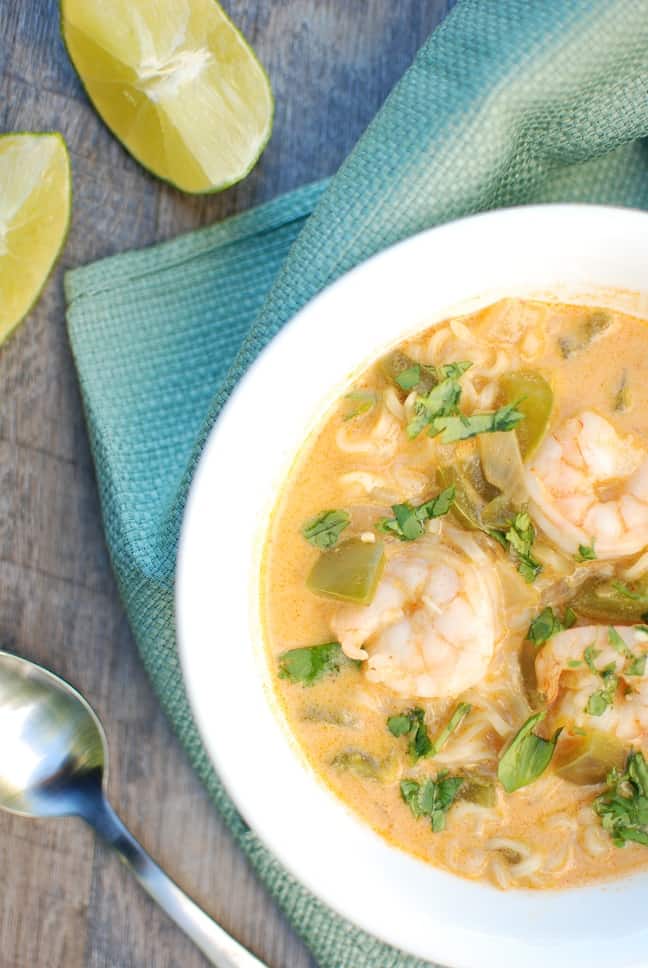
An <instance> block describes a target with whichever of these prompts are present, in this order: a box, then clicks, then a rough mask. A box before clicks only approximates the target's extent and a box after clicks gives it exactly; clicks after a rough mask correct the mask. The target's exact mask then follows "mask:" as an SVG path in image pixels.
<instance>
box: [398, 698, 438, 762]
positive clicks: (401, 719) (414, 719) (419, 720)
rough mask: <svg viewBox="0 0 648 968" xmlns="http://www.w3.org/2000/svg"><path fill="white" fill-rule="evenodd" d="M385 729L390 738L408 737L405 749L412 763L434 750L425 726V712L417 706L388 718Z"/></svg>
mask: <svg viewBox="0 0 648 968" xmlns="http://www.w3.org/2000/svg"><path fill="white" fill-rule="evenodd" d="M387 729H388V730H389V732H390V733H391V734H392V736H396V737H398V736H409V743H408V745H407V748H408V750H409V754H410V757H411V758H412V762H414V763H416V761H417V760H419V759H421V757H422V756H429V755H430V753H431V752H432V751H433V749H434V747H433V745H432V740H431V739H430V735H429V733H428V731H427V726H426V725H425V712H424V710H422V709H421V708H420V707H418V706H417V707H415V708H414V709H410V710H408V711H407V712H406V713H403V714H402V715H400V716H390V717H389V719H388V720H387Z"/></svg>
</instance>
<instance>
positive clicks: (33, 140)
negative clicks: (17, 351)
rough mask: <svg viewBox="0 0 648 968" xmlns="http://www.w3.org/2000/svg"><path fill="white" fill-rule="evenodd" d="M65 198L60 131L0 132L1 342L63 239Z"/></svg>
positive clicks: (65, 160) (67, 185)
mask: <svg viewBox="0 0 648 968" xmlns="http://www.w3.org/2000/svg"><path fill="white" fill-rule="evenodd" d="M70 202H71V179H70V159H69V157H68V153H67V148H66V147H65V142H64V141H63V138H62V137H61V135H60V134H5V135H1V136H0V342H2V341H3V340H4V339H6V337H7V336H8V335H9V333H10V332H11V331H12V330H13V329H14V328H15V327H16V326H17V325H18V323H19V322H20V320H21V319H22V318H23V316H25V315H26V314H27V313H28V312H29V310H30V309H31V307H32V306H33V304H34V303H35V302H36V300H37V298H38V296H39V293H40V291H41V289H42V288H43V286H44V285H45V281H46V279H47V277H48V275H49V274H50V270H51V268H52V266H53V265H54V262H55V261H56V257H57V255H58V254H59V252H60V251H61V249H62V247H63V242H64V241H65V235H66V232H67V227H68V222H69V220H70Z"/></svg>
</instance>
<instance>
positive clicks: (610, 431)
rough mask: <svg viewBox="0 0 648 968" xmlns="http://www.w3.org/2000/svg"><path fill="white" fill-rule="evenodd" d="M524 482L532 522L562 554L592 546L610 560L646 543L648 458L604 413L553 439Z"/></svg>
mask: <svg viewBox="0 0 648 968" xmlns="http://www.w3.org/2000/svg"><path fill="white" fill-rule="evenodd" d="M526 481H527V488H528V492H529V498H530V504H529V507H530V511H531V514H532V516H533V517H534V519H535V521H536V522H537V523H538V524H539V525H540V527H541V528H542V529H543V530H544V531H545V533H546V534H547V535H548V536H549V537H550V538H551V539H552V540H553V541H555V543H556V544H557V545H558V547H560V548H562V549H563V551H566V552H568V553H570V554H574V553H575V552H576V551H577V549H578V546H579V545H581V544H582V545H592V544H593V545H594V548H595V551H596V557H597V558H599V559H610V558H622V557H624V556H626V555H632V554H635V553H636V552H638V551H641V550H642V549H643V548H645V547H646V546H647V545H648V453H647V452H646V448H645V447H644V446H643V445H642V444H640V443H639V441H637V440H636V438H634V437H632V436H631V435H627V436H621V435H620V434H619V433H617V431H616V430H615V429H614V427H613V426H612V424H611V423H609V422H608V421H607V420H605V419H604V418H603V417H600V416H599V415H598V414H596V413H592V412H591V411H589V410H586V411H584V412H583V413H581V414H580V415H579V416H578V417H572V418H571V419H570V420H567V421H566V423H565V424H563V426H562V427H560V429H559V430H557V431H555V432H554V433H550V434H547V436H546V437H545V439H544V441H543V443H542V445H541V447H540V449H539V450H538V453H537V454H536V455H535V457H534V458H533V459H532V461H531V463H530V465H529V466H528V467H527V469H526Z"/></svg>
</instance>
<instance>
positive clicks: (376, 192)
mask: <svg viewBox="0 0 648 968" xmlns="http://www.w3.org/2000/svg"><path fill="white" fill-rule="evenodd" d="M646 14H647V10H646V4H645V2H644V0H460V2H459V4H458V6H457V7H456V8H455V9H454V11H453V12H452V13H451V14H450V15H449V16H448V18H447V19H446V21H445V22H444V23H443V25H442V26H441V27H440V28H439V29H438V30H437V31H436V32H435V33H434V34H433V35H432V37H431V38H430V39H429V40H428V42H427V43H426V44H425V45H424V47H423V48H422V49H421V51H420V52H419V54H418V56H417V58H416V60H415V61H414V64H413V65H412V67H411V68H410V70H409V71H408V72H407V74H406V75H405V76H404V78H403V80H402V81H401V82H400V83H399V84H398V86H397V87H396V88H395V90H394V91H393V93H392V94H391V96H390V97H389V98H388V100H387V102H386V103H385V105H384V107H383V108H382V110H381V111H380V113H379V115H378V116H377V117H376V119H375V120H374V122H373V123H372V124H371V125H370V127H369V129H368V130H367V132H366V134H365V135H364V136H363V138H362V139H361V140H360V142H359V144H358V145H357V147H356V149H355V150H354V151H353V152H352V154H351V156H350V157H349V159H348V160H347V161H346V163H345V164H344V165H343V166H342V168H341V169H340V171H339V173H338V174H337V175H336V176H335V177H334V178H333V179H332V181H331V182H330V184H328V185H326V184H318V185H311V186H308V187H305V188H302V189H300V190H299V191H296V192H293V193H292V194H290V195H287V196H285V197H283V198H280V199H278V200H276V201H274V202H271V203H270V204H267V205H264V206H262V207H261V208H258V209H256V210H254V211H251V212H248V213H246V214H244V215H239V216H237V217H235V218H232V219H229V220H227V221H226V222H223V223H222V224H220V225H216V226H214V227H212V228H209V229H206V230H202V231H198V232H194V233H192V234H190V235H186V236H184V237H182V238H180V239H177V240H175V241H173V242H170V243H167V244H164V245H160V246H157V247H156V248H152V249H148V250H146V251H142V252H135V253H129V254H125V255H119V256H116V257H114V258H110V259H106V260H104V261H103V262H99V263H96V264H94V265H91V266H88V267H86V268H82V269H76V270H74V271H72V272H69V273H68V274H67V277H66V280H65V288H66V294H67V301H68V312H67V317H68V325H69V334H70V341H71V344H72V349H73V352H74V356H75V360H76V364H77V368H78V372H79V380H80V384H81V389H82V393H83V401H84V406H85V410H86V417H87V425H88V432H89V435H90V440H91V443H92V449H93V454H94V459H95V463H96V470H97V479H98V482H99V488H100V492H101V502H102V509H103V516H104V524H105V529H106V537H107V541H108V544H109V547H110V552H111V555H112V561H113V566H114V569H115V573H116V575H117V580H118V582H119V587H120V590H121V594H122V596H123V600H124V604H125V606H126V609H127V611H128V615H129V617H130V620H131V623H132V626H133V630H134V633H135V637H136V639H137V643H138V646H139V648H140V651H141V654H142V658H143V660H144V663H145V665H146V668H147V670H148V672H149V674H150V676H151V679H152V681H153V684H154V686H155V689H156V690H157V693H158V695H159V697H160V701H161V702H162V704H163V706H164V708H165V710H166V712H167V714H168V716H169V717H170V719H171V721H172V723H173V725H174V727H175V729H176V730H177V733H178V735H179V737H180V739H181V740H182V742H183V743H184V745H185V747H186V749H187V752H188V754H189V757H190V759H191V761H192V763H193V764H194V766H195V768H196V769H197V770H198V772H199V774H200V776H201V777H202V779H203V781H204V782H205V784H206V786H207V788H208V790H209V792H210V794H211V796H212V797H213V800H214V803H215V805H216V807H217V809H218V810H220V811H221V813H222V814H223V816H224V817H225V819H226V821H227V823H228V824H229V826H230V828H231V830H232V832H233V834H234V836H235V837H236V839H237V841H238V843H239V844H240V845H241V847H242V848H243V850H244V851H245V852H246V854H247V855H248V857H249V858H250V860H251V862H252V864H253V865H254V867H255V868H256V870H257V872H258V874H259V876H260V877H261V879H262V880H263V882H264V883H265V885H266V886H267V888H268V890H269V891H270V892H271V893H272V895H273V896H274V897H275V898H276V899H277V900H278V902H279V904H280V905H281V907H282V908H283V910H284V911H285V912H286V914H287V915H288V917H289V919H290V920H291V921H292V923H293V924H294V925H295V927H296V929H297V931H298V932H299V933H300V934H301V935H302V937H303V938H304V939H305V941H306V943H307V944H308V945H309V946H310V948H311V950H312V952H313V954H314V957H315V959H316V961H317V962H318V963H319V964H320V965H321V966H322V968H342V966H343V968H370V966H371V968H414V966H416V965H420V964H421V963H420V962H417V961H416V960H415V959H412V958H410V957H408V956H406V955H404V954H402V953H400V952H397V951H395V950H394V949H392V948H389V947H387V946H385V945H383V944H381V943H380V942H378V941H377V940H375V939H374V938H371V937H369V936H368V935H366V934H364V933H363V932H361V931H359V930H357V929H355V928H354V927H352V926H351V925H350V924H348V923H346V922H344V921H343V920H341V919H340V918H339V917H337V916H335V915H334V914H333V913H332V912H331V911H329V910H328V909H327V908H325V907H324V906H323V905H322V904H320V903H319V902H318V901H316V900H315V899H314V898H313V897H312V896H311V895H309V894H308V893H307V892H306V891H305V890H304V889H303V888H302V887H301V886H300V885H299V884H297V883H296V882H295V881H294V880H292V879H291V878H290V877H289V876H288V874H287V873H286V872H285V871H284V870H283V869H282V868H281V866H280V865H279V864H278V863H277V861H276V860H275V859H274V858H273V857H272V856H270V854H269V853H268V852H267V851H266V850H265V849H264V848H263V847H262V846H261V844H260V843H259V841H258V840H257V838H256V836H255V835H254V833H253V832H252V831H250V830H249V829H248V828H247V827H246V825H245V823H244V822H243V821H242V819H241V818H240V816H239V815H238V813H237V812H236V810H235V808H234V806H233V805H232V803H231V801H230V800H229V799H228V797H227V795H226V793H225V792H224V790H223V788H222V786H221V784H220V782H219V780H218V777H217V776H216V775H215V774H214V772H213V771H212V769H211V766H210V764H209V761H208V759H207V756H206V754H205V752H204V750H203V748H202V746H201V743H200V739H199V737H198V733H197V731H196V728H195V726H194V723H193V721H192V718H191V712H190V710H189V707H188V705H187V700H186V697H185V692H184V689H183V684H182V678H181V675H180V669H179V667H178V659H177V654H176V643H175V637H174V614H173V581H174V568H175V556H176V545H177V539H178V531H179V528H180V523H181V520H182V511H183V507H184V503H185V498H186V493H187V487H188V485H189V483H190V481H191V476H192V473H193V470H194V468H195V465H196V461H197V460H198V458H199V456H200V451H201V448H202V446H203V443H204V441H205V437H206V435H207V433H208V432H209V429H210V427H211V426H212V424H213V422H214V420H215V419H216V417H217V416H218V413H219V411H220V409H221V407H222V405H223V403H224V401H225V400H226V398H227V396H228V394H229V393H230V391H231V389H232V387H233V386H234V384H235V383H236V381H237V380H238V378H239V377H240V375H241V374H242V373H243V371H244V370H245V369H246V367H247V366H248V365H249V363H250V362H251V361H252V360H253V358H254V357H255V355H256V354H257V353H258V352H259V351H260V350H261V348H262V347H263V346H264V345H265V344H266V343H267V342H268V340H269V339H270V338H271V337H272V336H273V335H274V334H275V333H276V332H277V331H278V330H279V329H280V327H281V326H283V324H284V323H285V322H286V321H287V320H288V319H290V317H291V316H293V314H294V313H295V312H296V311H297V310H298V309H299V308H300V307H301V306H303V305H304V303H305V302H306V301H307V300H309V299H310V298H311V297H312V296H314V295H315V293H317V292H318V291H319V290H320V289H322V287H323V286H325V285H327V284H328V283H330V282H331V281H332V280H333V279H335V278H336V277H337V276H339V275H340V274H341V273H342V272H344V271H346V270H347V269H350V268H351V266H353V265H355V264H357V263H358V262H360V261H361V260H363V259H365V258H367V257H368V256H370V255H372V254H373V253H374V252H376V251H378V250H379V249H382V248H384V247H385V246H386V245H389V244H391V243H393V242H396V241H398V240H399V239H402V238H404V237H405V236H408V235H411V234H412V233H413V232H418V231H419V230H421V229H424V228H427V227H428V226H431V225H436V224H439V223H440V222H445V221H447V220H448V219H452V218H456V217H458V216H461V215H464V214H466V213H469V212H476V211H481V210H484V209H488V208H494V207H497V206H503V205H518V204H522V203H527V202H548V201H582V202H608V203H615V204H619V205H633V206H640V207H646V206H648V146H647V144H646V142H644V141H642V140H641V139H642V138H644V137H645V136H646V135H648V16H647V15H646ZM311 212H312V213H313V214H312V215H311V214H310V213H311ZM434 269H435V267H434V266H431V267H430V285H434ZM357 325H367V326H368V325H370V323H369V321H365V320H358V321H357ZM368 338H370V337H369V335H368ZM431 903H433V899H431Z"/></svg>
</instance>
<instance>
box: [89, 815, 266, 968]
mask: <svg viewBox="0 0 648 968" xmlns="http://www.w3.org/2000/svg"><path fill="white" fill-rule="evenodd" d="M82 816H83V819H84V820H86V822H87V823H89V824H90V826H91V827H94V829H95V830H96V831H97V833H99V834H100V835H101V836H102V837H103V839H104V840H105V841H106V842H107V843H108V844H110V846H111V847H114V848H115V850H116V851H117V853H118V854H119V855H120V856H121V858H122V860H123V861H124V862H125V863H126V864H127V866H128V867H130V869H131V870H132V872H133V873H134V874H135V877H136V878H137V880H138V881H139V882H140V884H141V885H142V887H143V888H144V890H145V891H147V892H148V893H149V894H150V895H151V897H152V898H153V900H154V901H157V903H158V904H159V905H160V907H161V908H162V909H163V910H164V911H166V913H167V914H168V915H169V917H170V918H171V920H172V921H175V923H176V924H177V925H178V927H179V928H181V929H182V931H184V933H185V934H186V935H188V937H190V938H191V940H192V941H193V942H194V943H195V944H196V945H197V946H198V947H199V948H200V950H201V951H202V952H203V954H204V955H206V957H207V958H208V960H209V961H210V962H211V963H212V964H213V965H216V968H267V966H266V965H264V964H263V962H261V961H259V959H258V958H255V957H254V955H253V954H250V952H249V951H247V949H246V948H244V947H243V946H242V945H240V944H239V943H238V941H235V940H234V938H232V937H231V936H230V935H229V934H227V932H226V931H225V930H224V929H223V928H221V927H220V926H219V925H218V924H216V922H215V921H213V920H212V919H211V918H210V917H209V916H208V915H207V914H205V912H204V911H203V910H202V909H201V908H199V907H198V905H197V904H195V903H194V902H193V901H192V900H191V898H189V897H188V896H187V895H186V894H185V893H184V891H181V890H180V888H179V887H178V886H177V884H174V882H173V881H172V880H171V878H170V877H168V876H167V875H166V874H165V873H164V871H162V870H160V868H159V867H158V866H157V864H156V863H155V862H154V861H153V860H152V859H151V858H150V857H149V855H148V854H147V853H146V851H145V850H144V848H143V847H142V846H141V845H140V844H139V843H138V842H137V841H136V840H135V838H134V837H133V836H132V834H131V833H130V832H129V831H128V830H127V829H126V827H125V826H124V824H123V823H122V822H121V820H120V819H119V817H118V816H117V814H116V813H115V811H114V810H113V808H112V807H111V806H110V804H109V803H108V801H107V800H106V799H105V797H103V796H102V797H100V798H98V799H97V800H96V801H95V802H94V804H93V809H91V810H88V809H86V810H84V811H83V813H82Z"/></svg>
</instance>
